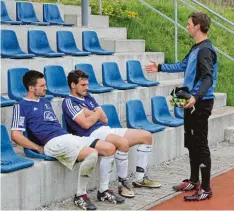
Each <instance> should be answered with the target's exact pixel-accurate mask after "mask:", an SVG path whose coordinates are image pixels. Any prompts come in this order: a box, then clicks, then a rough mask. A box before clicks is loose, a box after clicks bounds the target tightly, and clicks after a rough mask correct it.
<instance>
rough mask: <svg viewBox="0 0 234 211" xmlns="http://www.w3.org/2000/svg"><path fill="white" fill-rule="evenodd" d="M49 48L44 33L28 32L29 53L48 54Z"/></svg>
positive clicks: (38, 31)
mask: <svg viewBox="0 0 234 211" xmlns="http://www.w3.org/2000/svg"><path fill="white" fill-rule="evenodd" d="M51 51H52V50H51V47H50V44H49V41H48V38H47V35H46V33H45V32H44V31H41V30H31V31H28V52H29V53H37V52H40V53H48V52H51Z"/></svg>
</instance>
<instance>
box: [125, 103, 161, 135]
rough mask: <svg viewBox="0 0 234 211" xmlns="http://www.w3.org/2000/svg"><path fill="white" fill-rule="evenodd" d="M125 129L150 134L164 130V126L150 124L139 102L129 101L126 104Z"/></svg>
mask: <svg viewBox="0 0 234 211" xmlns="http://www.w3.org/2000/svg"><path fill="white" fill-rule="evenodd" d="M126 115H127V127H128V128H135V129H143V130H147V131H149V132H151V133H155V132H159V131H162V130H164V129H165V126H163V125H158V124H155V123H152V122H150V121H149V120H148V119H147V117H146V114H145V110H144V107H143V104H142V102H141V101H140V100H129V101H127V103H126Z"/></svg>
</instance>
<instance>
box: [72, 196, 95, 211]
mask: <svg viewBox="0 0 234 211" xmlns="http://www.w3.org/2000/svg"><path fill="white" fill-rule="evenodd" d="M74 204H75V205H76V206H78V207H80V208H81V209H83V210H96V209H97V207H96V206H95V205H94V204H92V203H91V201H90V200H89V197H88V195H87V194H85V195H82V196H76V195H75V197H74Z"/></svg>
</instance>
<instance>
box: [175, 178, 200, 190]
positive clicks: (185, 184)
mask: <svg viewBox="0 0 234 211" xmlns="http://www.w3.org/2000/svg"><path fill="white" fill-rule="evenodd" d="M199 185H200V182H199V181H198V182H196V183H194V182H191V181H189V180H188V179H185V180H183V181H182V183H180V184H178V185H174V186H173V187H172V188H173V189H174V190H175V191H191V190H195V189H197V187H198V186H199Z"/></svg>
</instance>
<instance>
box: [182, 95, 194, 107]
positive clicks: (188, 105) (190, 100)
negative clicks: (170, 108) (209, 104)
mask: <svg viewBox="0 0 234 211" xmlns="http://www.w3.org/2000/svg"><path fill="white" fill-rule="evenodd" d="M195 103H196V99H195V97H193V96H191V98H190V99H189V102H188V103H187V104H186V105H185V106H184V108H185V109H187V108H192V107H193V106H194V104H195Z"/></svg>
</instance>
